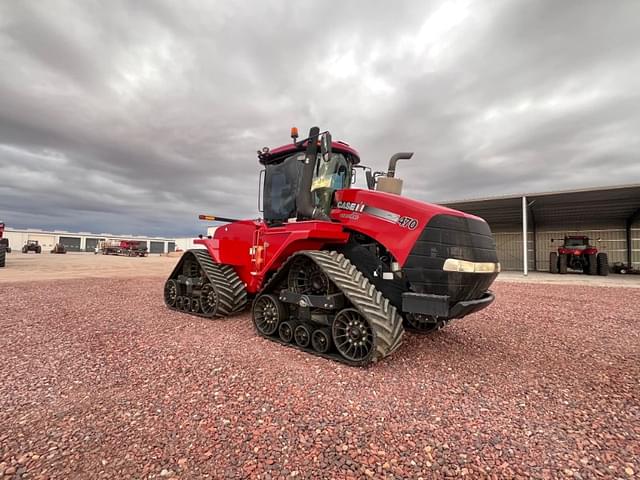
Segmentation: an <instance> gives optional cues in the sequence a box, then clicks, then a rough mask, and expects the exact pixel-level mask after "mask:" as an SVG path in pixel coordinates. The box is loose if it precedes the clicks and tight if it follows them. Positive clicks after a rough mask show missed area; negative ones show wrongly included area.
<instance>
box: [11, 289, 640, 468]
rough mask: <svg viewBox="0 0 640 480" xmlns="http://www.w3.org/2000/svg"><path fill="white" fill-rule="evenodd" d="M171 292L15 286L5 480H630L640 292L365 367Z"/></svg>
mask: <svg viewBox="0 0 640 480" xmlns="http://www.w3.org/2000/svg"><path fill="white" fill-rule="evenodd" d="M162 283H163V279H162V278H159V277H154V278H144V279H90V280H89V279H84V280H62V281H57V282H56V283H55V284H53V283H49V282H39V283H33V284H30V283H4V284H2V285H0V312H1V314H0V366H1V369H0V477H1V476H2V475H1V474H4V478H12V477H21V478H170V477H172V476H176V477H181V478H205V477H210V478H224V477H227V478H244V477H246V478H285V477H289V478H291V477H296V478H364V477H375V478H419V477H423V478H430V477H434V476H435V477H442V476H458V475H460V476H467V477H468V478H478V477H493V478H504V477H529V476H533V477H536V478H556V477H563V476H572V477H573V478H630V477H632V476H637V475H638V473H639V472H640V461H639V457H640V341H639V340H640V323H639V320H640V289H624V288H597V287H589V286H569V285H560V286H555V285H536V284H525V283H505V282H499V283H497V284H496V288H495V290H496V291H497V294H498V300H497V302H496V303H495V304H494V305H492V306H491V307H490V308H488V309H487V310H485V311H483V312H480V313H478V314H476V315H473V316H471V317H468V318H467V319H464V320H462V321H460V322H458V323H455V324H454V325H452V326H450V327H448V328H446V329H444V330H443V331H441V332H438V333H435V334H433V335H431V336H427V337H421V336H415V335H407V337H406V341H405V344H404V345H403V347H402V348H401V349H400V351H399V352H397V353H396V354H394V355H393V356H392V357H391V358H390V359H388V360H385V361H384V362H382V363H380V364H378V365H375V366H373V367H371V368H368V369H355V368H349V367H346V366H342V365H338V364H336V363H333V362H331V361H328V360H324V359H321V358H316V357H313V356H310V355H308V354H304V353H301V352H298V351H296V350H294V349H290V348H286V347H283V346H280V345H277V344H274V343H270V342H268V341H266V340H263V339H260V338H258V337H257V336H256V335H255V334H254V332H253V328H252V326H251V323H250V320H249V317H248V315H246V314H244V315H241V316H237V317H234V318H230V319H227V320H218V321H207V320H204V319H196V318H193V317H188V316H185V315H183V314H180V313H176V312H171V311H168V310H166V309H165V308H164V306H163V304H162V299H161V288H162Z"/></svg>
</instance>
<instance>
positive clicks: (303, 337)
mask: <svg viewBox="0 0 640 480" xmlns="http://www.w3.org/2000/svg"><path fill="white" fill-rule="evenodd" d="M293 338H294V339H295V341H296V345H298V346H299V347H302V348H307V347H308V346H309V345H310V344H311V327H309V325H306V324H304V323H301V324H300V325H298V326H297V327H296V329H295V330H294V331H293Z"/></svg>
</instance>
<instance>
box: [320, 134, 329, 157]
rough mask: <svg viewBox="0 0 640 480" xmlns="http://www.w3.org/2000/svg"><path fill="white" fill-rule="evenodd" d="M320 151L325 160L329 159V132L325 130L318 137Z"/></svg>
mask: <svg viewBox="0 0 640 480" xmlns="http://www.w3.org/2000/svg"><path fill="white" fill-rule="evenodd" d="M320 153H321V154H322V159H323V160H324V161H325V162H328V161H329V160H331V133H329V132H325V133H324V135H322V137H321V139H320Z"/></svg>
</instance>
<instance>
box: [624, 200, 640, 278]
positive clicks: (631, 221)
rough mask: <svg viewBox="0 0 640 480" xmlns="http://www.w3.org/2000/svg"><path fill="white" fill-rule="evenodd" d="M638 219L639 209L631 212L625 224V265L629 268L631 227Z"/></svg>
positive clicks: (639, 215) (631, 264)
mask: <svg viewBox="0 0 640 480" xmlns="http://www.w3.org/2000/svg"><path fill="white" fill-rule="evenodd" d="M638 219H640V208H639V209H638V210H636V211H635V212H633V214H632V215H631V216H630V217H629V218H627V221H626V222H625V229H626V233H627V263H628V264H629V267H632V266H633V240H632V238H631V227H632V226H633V224H634V222H635V221H636V220H638Z"/></svg>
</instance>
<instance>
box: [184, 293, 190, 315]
mask: <svg viewBox="0 0 640 480" xmlns="http://www.w3.org/2000/svg"><path fill="white" fill-rule="evenodd" d="M182 298H183V300H182V310H183V311H185V312H190V311H191V297H186V296H185V297H182Z"/></svg>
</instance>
